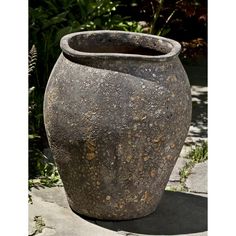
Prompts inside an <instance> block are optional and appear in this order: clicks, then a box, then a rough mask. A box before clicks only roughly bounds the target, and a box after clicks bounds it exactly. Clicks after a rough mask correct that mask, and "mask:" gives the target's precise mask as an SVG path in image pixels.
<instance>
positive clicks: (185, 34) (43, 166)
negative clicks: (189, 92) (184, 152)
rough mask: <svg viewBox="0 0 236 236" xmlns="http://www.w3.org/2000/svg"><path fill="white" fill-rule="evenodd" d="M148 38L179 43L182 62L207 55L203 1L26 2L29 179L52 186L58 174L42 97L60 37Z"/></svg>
mask: <svg viewBox="0 0 236 236" xmlns="http://www.w3.org/2000/svg"><path fill="white" fill-rule="evenodd" d="M101 29H108V30H123V31H133V32H142V33H150V34H154V35H160V36H164V37H168V38H172V39H175V40H177V41H179V42H180V43H181V44H182V48H183V49H182V53H181V54H180V57H181V59H182V60H187V61H191V59H192V58H195V57H198V56H199V55H206V45H207V1H206V0H149V1H148V0H130V1H127V0H119V1H117V0H112V1H111V0H91V1H88V0H29V50H30V52H29V83H28V84H29V179H35V178H38V179H40V181H41V182H43V181H44V183H46V184H48V185H53V184H54V183H56V182H57V180H58V173H57V171H56V168H55V166H54V164H53V162H52V161H51V160H48V155H47V154H46V153H45V152H46V151H45V150H47V148H48V142H47V138H46V134H45V130H44V124H43V95H44V90H45V87H46V84H47V80H48V78H49V75H50V72H51V70H52V68H53V65H54V64H55V62H56V60H57V58H58V56H59V54H60V52H61V49H60V47H59V42H60V39H61V37H62V36H64V35H66V34H68V33H72V32H77V31H85V30H101Z"/></svg>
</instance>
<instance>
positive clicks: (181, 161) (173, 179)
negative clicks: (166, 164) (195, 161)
mask: <svg viewBox="0 0 236 236" xmlns="http://www.w3.org/2000/svg"><path fill="white" fill-rule="evenodd" d="M187 161H188V160H187V159H185V158H182V157H179V158H178V159H177V162H176V164H175V167H174V169H173V171H172V173H171V175H170V178H169V182H178V181H180V175H179V171H180V170H181V169H182V168H183V167H184V165H185V164H186V162H187Z"/></svg>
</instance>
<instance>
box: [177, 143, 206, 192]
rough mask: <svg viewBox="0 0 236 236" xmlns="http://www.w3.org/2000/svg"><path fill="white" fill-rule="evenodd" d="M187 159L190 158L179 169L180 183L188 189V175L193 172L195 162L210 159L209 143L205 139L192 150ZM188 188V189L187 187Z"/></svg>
mask: <svg viewBox="0 0 236 236" xmlns="http://www.w3.org/2000/svg"><path fill="white" fill-rule="evenodd" d="M187 159H190V160H189V161H188V162H187V163H186V164H185V165H184V167H183V168H182V169H181V170H180V171H179V175H180V183H181V184H182V186H183V188H184V189H186V186H185V181H186V179H187V178H188V176H189V175H190V174H191V171H192V168H193V167H194V165H195V164H197V163H201V162H204V161H206V160H207V159H208V144H207V142H206V141H204V142H203V143H202V144H201V145H198V146H196V147H195V148H194V149H192V150H191V151H190V153H189V154H188V156H187ZM186 190H187V189H186Z"/></svg>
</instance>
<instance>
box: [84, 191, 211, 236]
mask: <svg viewBox="0 0 236 236" xmlns="http://www.w3.org/2000/svg"><path fill="white" fill-rule="evenodd" d="M83 218H84V217H83ZM84 219H86V220H88V221H90V222H92V223H95V224H97V225H99V226H101V227H104V228H107V229H111V230H114V231H128V232H133V233H139V234H152V235H165V234H167V235H176V234H189V233H197V232H204V231H207V198H206V197H201V196H197V195H193V194H187V193H181V192H171V191H165V193H164V195H163V197H162V200H161V202H160V204H159V205H158V207H157V209H156V211H155V212H154V213H152V214H150V215H149V216H146V217H143V218H140V219H134V220H125V221H102V220H95V221H94V220H89V219H88V218H84Z"/></svg>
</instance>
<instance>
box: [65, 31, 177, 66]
mask: <svg viewBox="0 0 236 236" xmlns="http://www.w3.org/2000/svg"><path fill="white" fill-rule="evenodd" d="M105 34H109V35H113V36H115V35H117V36H118V35H119V36H122V35H123V36H128V37H131V38H132V37H137V38H139V39H140V38H144V39H151V40H154V41H155V40H156V42H157V43H161V44H163V43H164V44H165V45H167V44H168V48H169V49H168V50H169V51H168V52H167V53H163V54H162V55H145V54H129V53H119V52H87V51H83V50H77V49H74V48H72V47H71V46H70V40H71V39H72V38H74V37H79V36H90V35H93V36H98V35H100V36H101V35H105ZM60 47H61V49H62V51H63V53H65V54H66V55H68V56H69V57H70V58H72V59H75V60H76V61H77V60H78V59H91V58H93V59H96V58H97V59H136V60H144V61H145V60H147V61H167V60H171V59H173V58H175V57H177V56H178V55H179V53H180V51H181V45H180V43H179V42H177V41H175V40H173V39H169V38H165V37H162V36H156V35H151V34H146V33H136V32H127V31H119V30H94V31H81V32H75V33H70V34H67V35H65V36H63V37H62V38H61V41H60ZM154 50H155V48H154Z"/></svg>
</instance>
